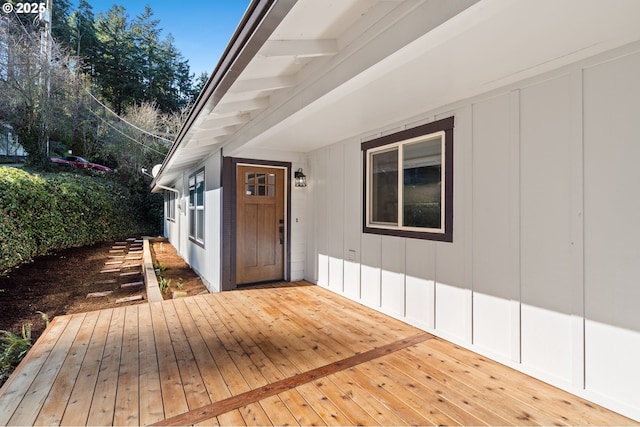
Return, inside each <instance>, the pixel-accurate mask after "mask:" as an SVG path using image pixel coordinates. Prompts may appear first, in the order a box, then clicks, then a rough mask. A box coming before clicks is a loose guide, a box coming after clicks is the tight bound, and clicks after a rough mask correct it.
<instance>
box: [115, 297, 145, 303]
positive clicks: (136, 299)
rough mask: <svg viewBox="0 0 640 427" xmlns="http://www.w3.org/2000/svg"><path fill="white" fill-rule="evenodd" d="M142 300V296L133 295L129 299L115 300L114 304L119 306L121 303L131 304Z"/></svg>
mask: <svg viewBox="0 0 640 427" xmlns="http://www.w3.org/2000/svg"><path fill="white" fill-rule="evenodd" d="M142 299H143V298H142V295H134V296H131V297H124V298H119V299H117V300H116V304H120V303H123V302H131V301H141V300H142Z"/></svg>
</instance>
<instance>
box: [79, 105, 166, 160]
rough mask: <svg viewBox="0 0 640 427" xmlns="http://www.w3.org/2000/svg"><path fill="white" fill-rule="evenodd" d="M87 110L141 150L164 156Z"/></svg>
mask: <svg viewBox="0 0 640 427" xmlns="http://www.w3.org/2000/svg"><path fill="white" fill-rule="evenodd" d="M88 110H89V111H90V112H91V113H92V114H93V115H94V116H96V117H97V118H99V119H100V120H102V121H103V122H104V123H105V124H106V125H108V126H109V127H111V128H112V129H113V130H115V131H116V132H118V133H119V134H121V135H122V136H124V137H125V138H127V139H130V140H131V141H133V142H135V143H136V144H138V145H140V146H142V147H143V148H146V149H148V150H151V151H153V152H155V153H158V154H160V155H161V156H163V157H164V156H165V155H166V153H161V152H160V151H158V150H156V149H155V148H153V147H149V146H148V145H144V144H143V143H142V142H140V141H138V140H136V139H134V138H132V137H131V136H129V135H127V134H126V133H124V132H122V131H121V130H120V129H118V128H117V127H115V126H114V125H112V124H111V123H109V122H108V121H107V120H105V119H104V118H102V117H100V116H99V115H98V114H97V113H96V112H95V111H93V110H92V109H90V108H88Z"/></svg>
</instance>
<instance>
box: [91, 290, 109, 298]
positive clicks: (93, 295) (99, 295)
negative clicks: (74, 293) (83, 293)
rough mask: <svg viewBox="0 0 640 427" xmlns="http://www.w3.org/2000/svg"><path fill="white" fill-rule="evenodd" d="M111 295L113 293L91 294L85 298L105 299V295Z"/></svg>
mask: <svg viewBox="0 0 640 427" xmlns="http://www.w3.org/2000/svg"><path fill="white" fill-rule="evenodd" d="M112 293H113V291H102V292H91V293H88V294H87V298H99V297H106V296H107V295H111V294H112Z"/></svg>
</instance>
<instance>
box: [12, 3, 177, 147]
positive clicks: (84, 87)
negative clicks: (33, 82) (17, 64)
mask: <svg viewBox="0 0 640 427" xmlns="http://www.w3.org/2000/svg"><path fill="white" fill-rule="evenodd" d="M13 14H14V15H15V17H16V21H18V23H19V24H20V26H21V27H22V30H23V31H24V33H25V34H26V35H27V37H29V39H30V40H31V41H32V42H35V40H34V38H33V36H32V35H31V34H30V33H29V31H28V30H27V28H26V27H25V26H24V24H23V23H22V21H21V20H20V17H19V16H18V15H17V13H16V11H15V9H14V10H13ZM35 19H38V17H36V18H35ZM35 19H34V20H35ZM52 46H54V47H55V49H56V50H57V53H58V55H60V56H62V52H61V51H60V47H59V46H58V45H57V44H54V43H52ZM83 89H84V90H85V92H87V94H88V95H89V96H90V97H91V98H93V99H94V101H96V102H97V103H98V104H100V105H101V106H102V107H103V108H104V109H106V110H107V111H109V112H110V113H111V114H113V115H114V116H116V117H117V118H118V119H119V120H120V121H122V122H124V123H126V124H127V125H129V126H131V127H132V128H134V129H136V130H138V131H140V132H142V133H144V134H146V135H149V136H151V137H153V138H157V139H159V140H161V141H163V142H164V141H169V142H173V141H171V140H170V139H168V138H163V137H161V136H158V135H156V134H154V133H152V132H149V131H147V130H145V129H142V128H140V127H138V126H136V125H134V124H133V123H131V122H129V121H127V120H125V119H123V118H122V117H120V116H119V115H118V113H116V112H115V111H113V110H112V109H111V108H109V107H107V106H106V105H105V104H103V103H102V102H100V100H99V99H98V98H96V97H95V96H94V95H93V94H92V93H91V92H90V91H89V89H87V88H86V86H84V85H83ZM89 111H91V109H89ZM91 112H92V113H93V114H95V112H94V111H91ZM97 117H98V118H99V119H100V120H102V121H104V122H105V123H107V124H108V125H109V126H111V124H110V123H108V122H106V121H105V120H104V119H103V118H102V117H99V116H97ZM111 127H113V126H111ZM114 129H116V128H115V127H114ZM116 131H118V132H120V133H121V134H123V135H124V136H126V137H127V138H129V139H131V140H132V141H134V142H136V143H139V142H138V141H136V140H134V139H133V138H131V137H130V136H129V135H126V134H124V133H123V132H121V131H120V130H119V129H116ZM160 154H162V153H160Z"/></svg>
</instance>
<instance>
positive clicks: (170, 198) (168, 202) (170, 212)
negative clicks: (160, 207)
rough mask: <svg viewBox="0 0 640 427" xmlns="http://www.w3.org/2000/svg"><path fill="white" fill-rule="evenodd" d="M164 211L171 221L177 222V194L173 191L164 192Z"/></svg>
mask: <svg viewBox="0 0 640 427" xmlns="http://www.w3.org/2000/svg"><path fill="white" fill-rule="evenodd" d="M164 203H165V207H164V211H165V214H166V216H167V219H168V220H169V221H175V220H176V193H174V192H173V191H165V192H164Z"/></svg>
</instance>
